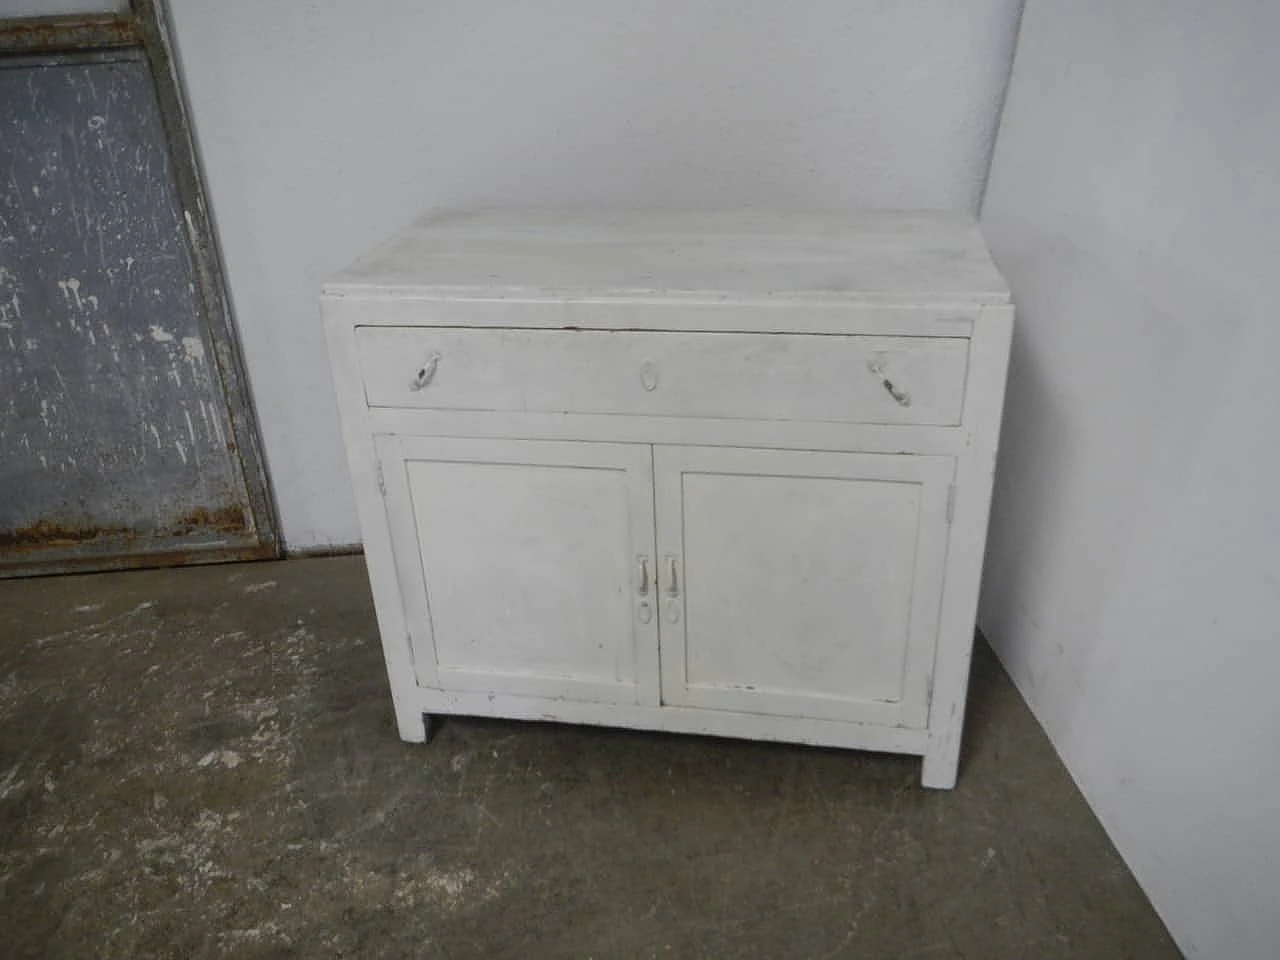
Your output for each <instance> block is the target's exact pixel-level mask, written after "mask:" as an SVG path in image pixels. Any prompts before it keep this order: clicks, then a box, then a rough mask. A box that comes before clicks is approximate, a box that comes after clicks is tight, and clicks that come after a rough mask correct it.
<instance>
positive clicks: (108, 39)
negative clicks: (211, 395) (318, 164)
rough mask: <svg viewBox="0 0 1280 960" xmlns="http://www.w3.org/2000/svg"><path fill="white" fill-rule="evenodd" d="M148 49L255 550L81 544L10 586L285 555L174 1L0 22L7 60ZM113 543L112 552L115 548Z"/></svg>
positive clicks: (44, 559)
mask: <svg viewBox="0 0 1280 960" xmlns="http://www.w3.org/2000/svg"><path fill="white" fill-rule="evenodd" d="M113 50H116V51H123V50H139V51H141V52H142V54H143V55H144V56H145V58H146V60H147V63H148V66H149V69H150V73H151V78H152V83H153V85H154V88H155V92H156V100H157V103H158V106H159V111H160V118H161V123H162V124H163V126H164V131H165V138H166V140H167V146H168V150H169V157H170V161H171V163H172V165H173V173H174V179H175V181H176V186H177V190H178V199H179V202H180V203H181V205H182V209H183V213H184V214H185V219H186V223H187V241H188V245H189V247H190V249H191V256H192V259H193V261H194V264H195V269H196V276H197V278H198V285H199V292H200V300H201V304H200V305H201V306H202V307H203V316H202V318H201V323H202V324H203V326H204V328H205V332H206V333H207V334H208V335H209V339H210V343H211V344H212V346H213V357H214V363H215V367H216V369H217V372H218V377H219V381H220V384H221V387H222V394H223V399H224V401H225V402H226V405H227V413H228V417H229V419H230V426H231V435H232V437H233V438H234V440H233V450H232V453H233V455H234V456H235V457H236V458H237V459H238V460H239V463H240V467H241V476H242V478H243V481H244V486H245V495H246V499H247V501H248V508H249V510H248V513H249V516H248V517H247V518H246V519H247V520H248V523H247V524H246V530H245V534H246V535H251V536H254V537H255V538H256V542H253V543H243V542H241V543H236V544H232V543H224V544H222V545H219V544H218V543H217V541H216V540H214V541H211V542H208V543H207V544H200V543H191V542H179V541H178V540H177V538H168V542H166V540H165V539H163V538H156V539H155V540H154V542H153V548H152V549H150V550H145V551H142V552H138V553H121V554H108V553H106V552H105V551H103V550H95V551H92V552H86V551H83V550H77V549H76V545H71V546H70V547H68V549H65V550H62V551H58V550H56V549H53V550H50V551H48V552H47V554H46V555H43V556H42V555H40V554H38V553H37V554H33V556H32V558H31V559H30V560H24V561H13V560H10V559H9V558H6V557H4V556H3V554H0V579H3V578H5V577H12V576H37V575H41V574H56V573H72V572H81V571H88V570H120V569H129V568H139V567H155V566H176V565H183V564H202V563H222V562H228V561H235V560H268V559H276V558H279V557H280V556H281V555H282V542H281V538H280V531H279V514H278V512H277V509H276V504H275V501H274V499H273V497H272V494H271V485H270V481H269V478H268V475H267V469H266V460H265V458H264V456H263V450H262V441H261V434H260V433H259V430H258V423H257V417H256V415H255V413H254V406H253V398H252V396H251V394H250V389H249V383H248V379H247V377H246V374H245V365H244V357H243V351H242V348H241V344H240V337H239V332H238V331H237V329H236V324H235V318H234V315H233V314H232V310H231V301H230V298H229V296H228V293H227V286H226V280H225V273H224V270H223V262H222V254H221V250H220V249H219V246H218V241H217V234H216V232H215V230H214V226H213V221H212V218H211V217H210V214H209V205H208V203H207V202H206V196H205V188H204V176H203V172H202V169H201V166H200V159H199V154H198V152H197V150H196V142H195V137H194V134H193V131H192V128H191V122H190V110H189V108H188V105H187V100H186V95H185V91H184V89H183V86H182V78H181V76H180V74H179V70H178V63H177V57H176V53H175V50H174V47H173V42H172V35H171V33H170V30H169V16H168V9H167V6H166V3H165V0H130V3H129V9H128V11H127V12H123V13H118V14H116V13H104V14H86V15H73V16H54V17H28V18H21V19H14V20H7V21H0V57H3V58H4V59H8V58H9V57H11V56H18V57H32V56H35V57H43V56H59V57H61V56H66V57H69V58H74V57H83V56H85V55H92V54H94V53H105V52H110V51H113ZM112 545H113V544H112V543H111V541H110V540H108V541H107V542H105V543H103V544H102V546H103V547H110V546H112Z"/></svg>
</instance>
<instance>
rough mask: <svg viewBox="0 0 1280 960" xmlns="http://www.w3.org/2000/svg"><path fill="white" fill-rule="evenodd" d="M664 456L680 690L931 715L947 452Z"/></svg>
mask: <svg viewBox="0 0 1280 960" xmlns="http://www.w3.org/2000/svg"><path fill="white" fill-rule="evenodd" d="M654 457H655V460H654V466H655V471H654V472H655V480H656V484H657V511H658V552H659V555H660V557H661V558H662V559H661V563H662V564H663V566H662V570H663V571H664V578H667V579H664V582H663V592H662V594H661V597H662V602H663V604H665V606H664V608H663V610H662V614H663V616H662V621H663V622H662V628H661V629H662V666H663V701H664V702H665V703H672V704H681V705H688V706H701V707H707V708H717V709H725V710H743V711H748V712H757V713H770V714H779V715H790V716H808V717H821V718H827V719H843V720H866V721H872V722H879V723H896V724H900V725H909V726H923V725H924V723H925V721H926V719H927V717H926V715H925V714H926V702H927V691H928V674H929V670H930V666H931V663H932V654H933V649H934V642H935V636H936V632H937V618H938V608H937V596H938V594H939V593H940V591H939V590H938V589H937V585H938V581H939V578H940V577H941V576H942V564H943V558H944V554H945V543H946V497H947V488H948V485H949V483H950V480H951V472H952V464H951V461H950V460H949V459H948V458H944V457H918V456H886V455H871V454H845V453H808V452H794V451H777V450H740V449H732V448H699V447H658V448H656V450H655V453H654ZM668 557H670V558H673V559H674V560H675V563H676V573H677V581H678V582H677V589H676V591H675V593H677V594H678V599H675V598H673V591H672V590H671V589H670V587H671V584H670V582H669V577H670V569H669V561H668V559H667V558H668Z"/></svg>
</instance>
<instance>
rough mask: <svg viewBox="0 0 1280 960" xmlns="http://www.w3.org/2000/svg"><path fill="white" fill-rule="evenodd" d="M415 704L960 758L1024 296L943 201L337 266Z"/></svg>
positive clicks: (416, 248)
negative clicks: (902, 211)
mask: <svg viewBox="0 0 1280 960" xmlns="http://www.w3.org/2000/svg"><path fill="white" fill-rule="evenodd" d="M323 308H324V314H325V320H326V327H327V331H328V335H329V338H330V347H331V355H332V358H333V363H334V371H335V384H336V386H337V389H338V398H339V406H340V409H341V411H342V415H343V427H344V432H345V438H346V443H347V447H348V451H349V454H350V464H351V469H352V478H353V481H354V485H355V489H356V495H357V503H358V506H359V509H360V515H361V523H362V527H363V530H364V537H365V548H366V557H367V561H368V565H369V572H370V579H371V583H372V585H373V589H374V598H375V604H376V607H377V612H378V620H379V628H380V630H381V633H382V640H383V648H384V651H385V654H386V660H387V667H388V673H389V676H390V679H391V686H392V693H393V697H394V700H395V704H396V715H397V719H398V722H399V725H400V732H401V735H402V736H403V737H405V738H406V739H409V740H422V739H425V736H426V727H425V723H426V721H425V720H424V715H427V716H429V715H432V714H447V713H467V714H492V715H500V716H510V717H527V718H539V719H556V720H564V721H570V722H583V723H600V724H618V725H625V726H634V727H646V728H654V729H664V730H672V731H682V732H691V733H710V734H716V735H727V736H745V737H759V738H769V739H782V740H797V741H803V742H810V743H820V744H828V745H836V746H845V747H857V748H866V749H879V750H893V751H902V752H914V753H918V754H921V755H923V756H924V757H925V770H924V781H925V783H926V784H927V785H930V786H939V787H947V786H950V785H951V784H952V783H953V782H954V779H955V775H956V763H957V757H958V750H959V737H960V729H961V724H962V717H963V707H964V695H965V686H966V683H967V672H968V663H969V654H970V649H971V643H972V634H973V629H974V613H975V609H976V602H977V591H978V584H979V574H980V570H981V560H982V546H983V540H984V536H985V525H986V518H987V507H988V499H989V497H990V490H991V473H992V468H993V465H994V456H995V446H996V436H997V432H998V425H999V416H1000V409H1001V401H1002V396H1003V389H1004V377H1005V366H1006V362H1007V355H1008V343H1009V332H1010V325H1011V320H1012V307H1011V306H1010V304H1009V297H1008V292H1007V290H1006V289H1005V288H1004V285H1003V283H1002V281H1001V280H1000V278H999V276H998V274H997V273H996V272H995V270H994V268H993V267H992V266H991V263H990V260H989V259H988V258H987V256H986V253H985V250H984V249H983V248H982V245H981V241H980V239H979V237H978V235H977V233H976V231H975V230H974V229H973V228H972V227H971V226H970V225H968V224H966V223H964V222H963V221H960V220H958V219H955V218H950V217H946V216H942V215H939V216H934V217H928V216H922V215H911V216H906V215H898V216H894V215H867V216H864V217H850V218H845V219H843V220H841V219H835V218H815V217H795V218H787V217H772V218H770V217H747V216H738V217H734V216H731V215H727V214H725V215H695V214H680V215H668V216H658V215H652V214H650V215H643V216H641V215H637V216H635V217H622V216H618V215H614V216H608V215H603V214H601V215H591V214H582V213H578V214H573V215H569V214H549V213H507V214H497V213H488V214H476V215H470V216H463V215H455V216H452V217H445V218H438V219H434V220H425V221H423V222H422V223H420V224H418V225H417V226H415V227H414V228H413V229H411V230H410V231H408V232H407V233H406V234H405V235H403V236H401V237H400V238H397V239H396V240H394V241H393V242H392V243H390V244H389V245H387V246H386V247H384V248H382V250H381V251H380V252H378V253H376V254H375V255H374V256H373V257H371V258H370V259H369V260H367V261H365V262H363V263H361V264H358V265H356V266H355V267H353V268H352V269H351V270H349V271H348V272H347V273H346V274H344V275H343V276H341V277H339V278H337V279H336V280H335V281H334V282H333V283H331V284H329V285H327V286H326V289H325V293H324V296H323Z"/></svg>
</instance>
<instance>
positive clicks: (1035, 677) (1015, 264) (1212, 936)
mask: <svg viewBox="0 0 1280 960" xmlns="http://www.w3.org/2000/svg"><path fill="white" fill-rule="evenodd" d="M1277 38H1280V6H1277V5H1276V4H1275V3H1273V2H1270V0H1223V2H1221V3H1215V4H1204V3H1199V2H1196V0H1172V2H1169V0H1130V2H1127V3H1114V2H1112V0H1078V2H1073V3H1053V2H1048V0H1031V2H1030V3H1029V4H1028V6H1027V10H1026V14H1025V17H1024V19H1023V26H1022V36H1021V39H1020V41H1019V46H1018V55H1017V62H1016V65H1015V68H1014V75H1013V80H1012V83H1011V85H1010V89H1009V99H1008V107H1007V110H1006V113H1005V117H1004V121H1003V125H1002V127H1001V131H1000V138H999V143H998V146H997V150H996V155H995V162H994V165H993V167H992V171H991V179H990V187H989V193H988V195H987V199H986V203H985V206H984V210H983V227H984V230H985V232H986V234H987V237H988V240H989V242H990V243H991V245H992V247H993V250H994V252H995V255H996V259H997V261H998V262H999V264H1000V266H1001V267H1002V268H1003V270H1004V271H1005V273H1006V276H1007V277H1008V280H1009V282H1010V285H1011V286H1012V288H1013V293H1014V298H1015V300H1016V302H1017V304H1018V323H1017V327H1016V329H1015V339H1014V352H1013V363H1012V372H1011V382H1010V387H1009V395H1008V405H1007V410H1006V422H1005V434H1004V439H1003V449H1002V453H1001V459H1000V465H999V470H998V475H997V486H996V494H995V502H994V516H993V521H992V531H991V542H990V549H989V559H988V564H987V571H986V578H985V584H984V600H983V605H982V617H981V623H982V626H983V629H984V630H985V631H986V633H987V635H988V637H989V638H990V639H991V640H992V642H993V644H994V645H995V647H996V648H997V650H998V651H999V653H1000V656H1001V658H1002V659H1003V661H1004V663H1005V665H1006V666H1007V667H1008V668H1009V670H1010V672H1011V673H1012V675H1013V677H1014V679H1015V681H1016V682H1017V684H1018V686H1019V688H1020V689H1021V691H1022V692H1023V694H1024V695H1025V696H1026V698H1027V700H1028V702H1029V703H1030V704H1031V705H1032V708H1033V709H1034V710H1035V712H1036V715H1037V716H1038V717H1039V719H1040V721H1041V722H1042V723H1043V724H1044V726H1045V729H1046V730H1047V731H1048V732H1049V735H1050V736H1051V737H1052V738H1053V741H1054V744H1055V745H1056V746H1057V748H1058V750H1059V752H1060V753H1061V754H1062V757H1063V759H1064V760H1065V761H1066V763H1067V765H1068V767H1069V768H1070V769H1071V772H1072V774H1073V775H1074V777H1075V778H1076V781H1077V782H1078V783H1079V784H1080V786H1081V788H1082V790H1083V791H1084V793H1085V795H1086V796H1087V797H1088V799H1089V801H1090V803H1091V804H1092V805H1093V807H1094V809H1095V810H1096V811H1097V813H1098V815H1099V817H1100V818H1101V820H1102V822H1103V824H1104V826H1105V827H1106V828H1107V830H1108V832H1109V833H1110V834H1111V836H1112V838H1113V840H1114V841H1115V843H1116V845H1117V846H1118V847H1119V849H1120V852H1121V853H1122V854H1123V856H1124V857H1125V859H1126V860H1127V861H1128V862H1129V864H1130V865H1131V866H1132V868H1133V870H1134V872H1135V874H1136V875H1137V877H1138V879H1139V881H1140V882H1141V883H1142V884H1143V886H1144V888H1145V889H1146V891H1147V892H1148V894H1149V895H1150V896H1151V899H1152V901H1153V902H1154V904H1155V906H1156V909H1157V910H1159V912H1160V914H1161V916H1162V917H1163V918H1164V920H1165V921H1166V923H1167V924H1168V925H1169V927H1170V929H1171V931H1172V932H1173V934H1174V936H1175V937H1176V938H1177V940H1178V942H1179V944H1180V945H1181V947H1182V948H1183V950H1184V951H1185V952H1186V953H1187V954H1188V955H1189V956H1193V957H1206V958H1213V960H1217V958H1225V957H1230V958H1232V960H1249V958H1257V960H1274V958H1275V957H1276V956H1277V955H1278V945H1280V912H1277V910H1276V903H1277V899H1276V898H1277V891H1278V890H1280V829H1278V828H1277V818H1276V813H1277V809H1278V808H1277V800H1276V798H1277V797H1278V796H1280V735H1278V734H1277V731H1280V706H1278V704H1280V700H1278V699H1277V696H1276V678H1277V677H1280V626H1278V625H1280V510H1278V509H1277V506H1276V504H1277V500H1276V494H1277V491H1280V428H1278V427H1277V424H1276V418H1277V414H1280V377H1277V376H1276V371H1275V366H1276V358H1277V357H1280V322H1278V321H1277V317H1276V296H1275V287H1274V278H1275V274H1276V267H1277V264H1280V112H1278V109H1277V100H1276V91H1277V90H1280V57H1277V56H1276V39H1277Z"/></svg>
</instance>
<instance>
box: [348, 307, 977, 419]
mask: <svg viewBox="0 0 1280 960" xmlns="http://www.w3.org/2000/svg"><path fill="white" fill-rule="evenodd" d="M356 340H357V344H358V352H359V358H360V369H361V376H362V378H363V380H364V387H365V396H366V398H367V400H368V403H369V405H370V406H374V407H416V408H421V409H432V410H502V411H527V412H539V413H548V412H566V413H568V412H573V413H604V414H620V415H640V416H662V417H714V418H731V419H749V420H814V421H833V422H850V423H884V424H932V425H940V426H949V425H955V424H959V422H960V416H961V411H962V408H963V401H964V388H965V374H966V367H967V364H968V347H969V341H968V340H967V339H964V338H960V337H863V336H827V335H812V334H756V333H750V334H745V333H658V332H632V331H624V332H617V333H613V332H607V331H585V330H511V329H491V330H469V329H455V328H446V327H360V328H358V330H357V333H356Z"/></svg>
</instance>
